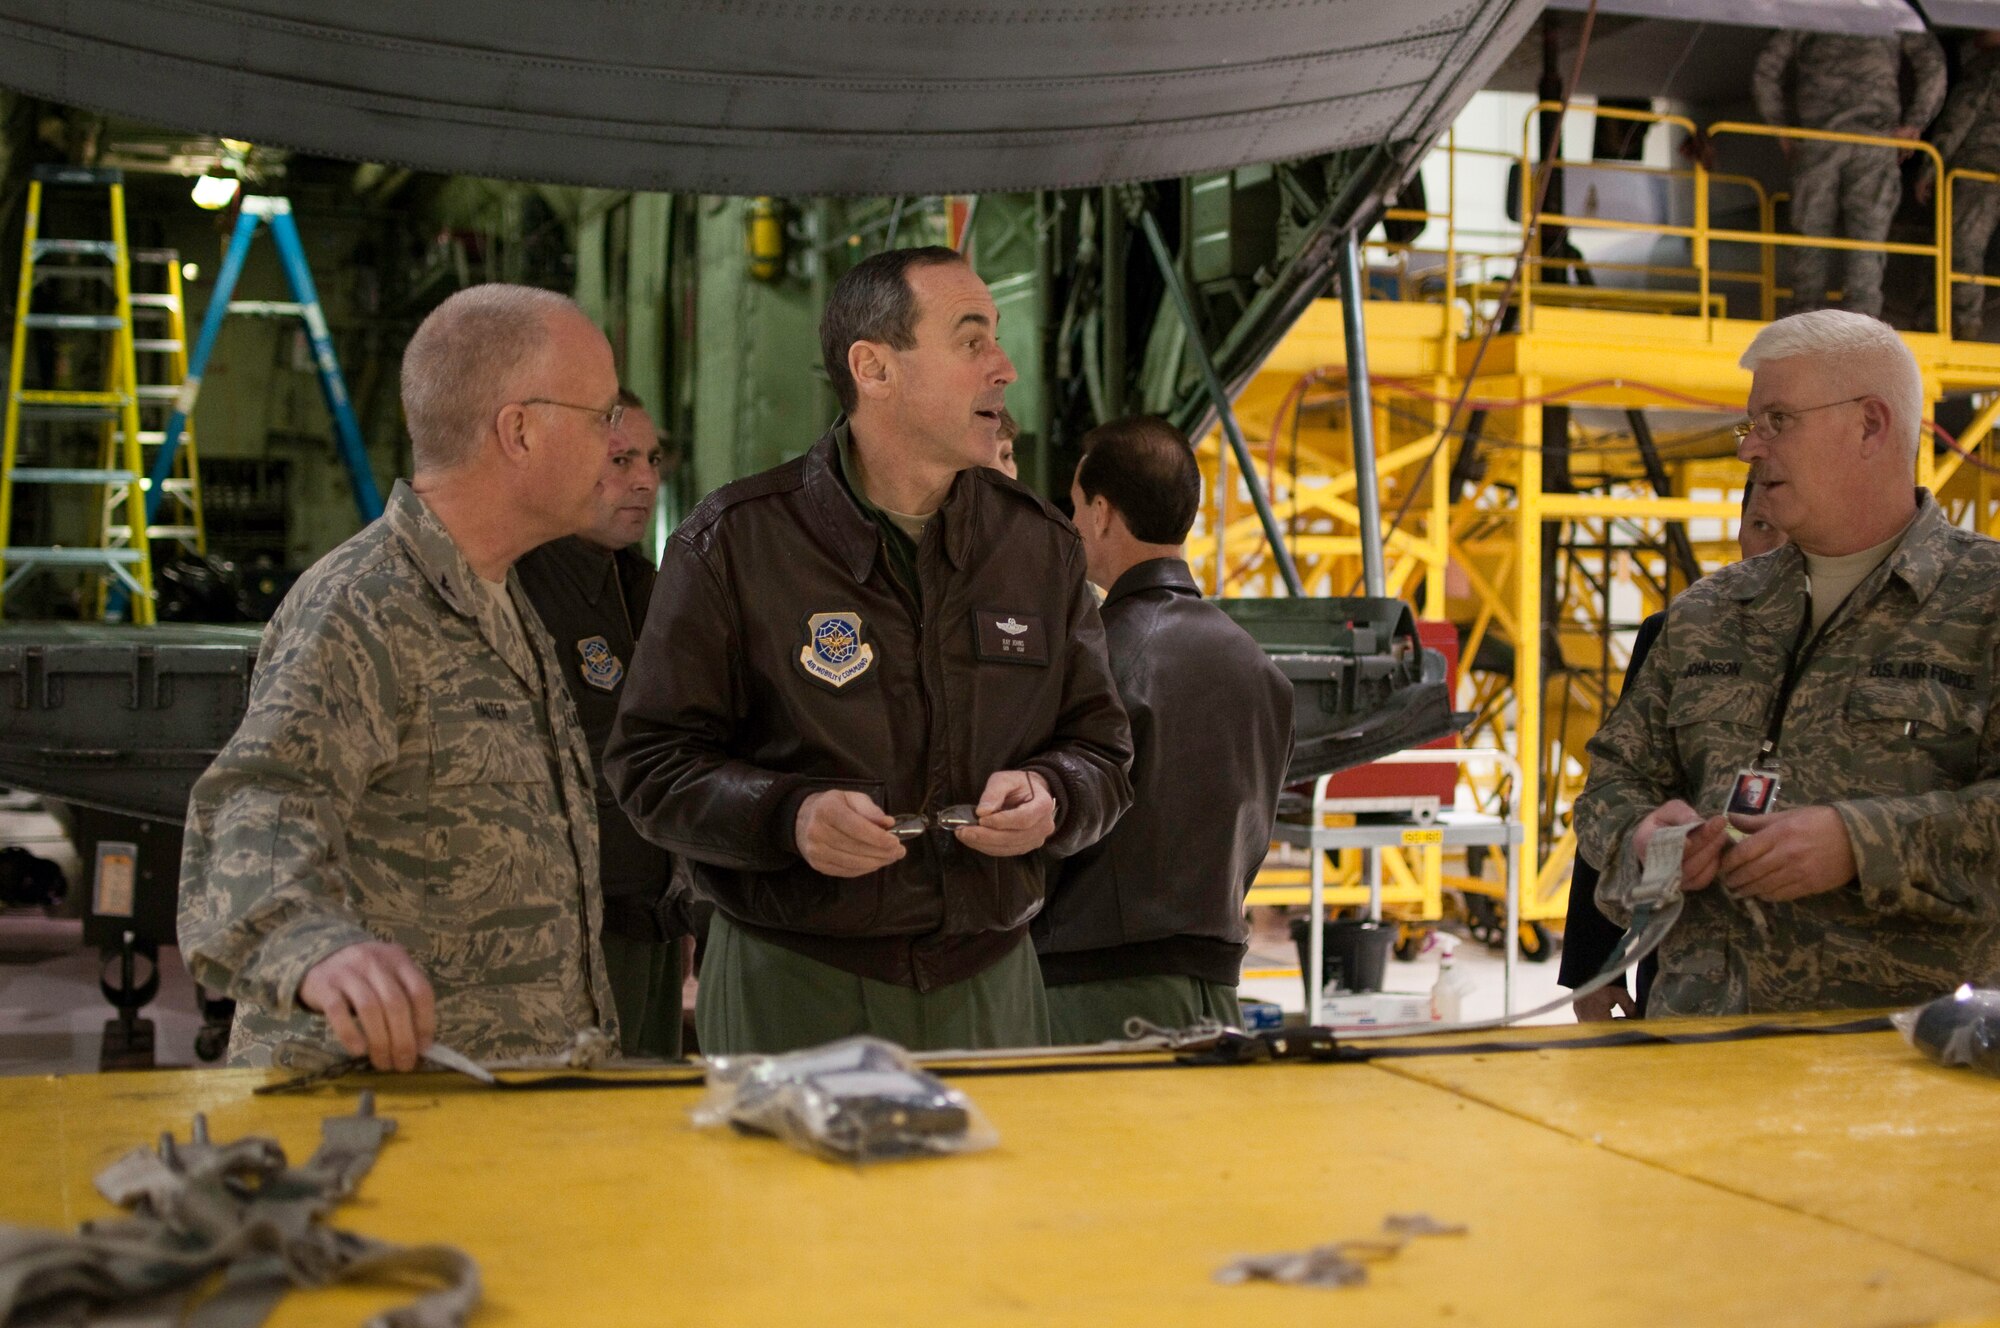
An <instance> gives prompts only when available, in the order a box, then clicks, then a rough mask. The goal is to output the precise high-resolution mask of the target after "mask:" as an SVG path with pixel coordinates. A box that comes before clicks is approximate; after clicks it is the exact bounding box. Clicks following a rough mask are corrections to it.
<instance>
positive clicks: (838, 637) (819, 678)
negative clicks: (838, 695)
mask: <svg viewBox="0 0 2000 1328" xmlns="http://www.w3.org/2000/svg"><path fill="white" fill-rule="evenodd" d="M874 662H875V647H874V646H872V645H869V644H868V643H867V642H866V641H863V640H862V639H861V615H860V614H858V613H853V612H847V613H815V614H813V615H812V616H811V617H809V618H807V619H806V643H805V644H804V645H803V646H801V647H799V670H800V672H802V673H804V674H805V675H806V676H807V677H808V678H811V679H812V680H813V681H815V682H818V683H823V684H825V685H826V686H828V687H830V688H832V689H833V690H834V691H839V690H840V689H841V688H843V687H845V686H847V684H849V683H851V682H853V681H854V680H855V679H856V678H859V677H860V676H861V675H862V674H864V673H866V672H868V668H869V666H870V665H871V664H873V663H874Z"/></svg>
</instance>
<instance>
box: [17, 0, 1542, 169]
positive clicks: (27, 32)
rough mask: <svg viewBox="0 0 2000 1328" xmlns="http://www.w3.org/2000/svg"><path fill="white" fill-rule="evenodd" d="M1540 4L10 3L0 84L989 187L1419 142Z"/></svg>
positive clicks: (186, 115)
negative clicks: (1384, 144) (1361, 146)
mask: <svg viewBox="0 0 2000 1328" xmlns="http://www.w3.org/2000/svg"><path fill="white" fill-rule="evenodd" d="M1541 8H1542V5H1541V3H1540V0H1395V3H1385V2H1384V0H1184V2H1182V3H1171V4H1136V3H1132V4H1119V3H1071V4H1052V3H1041V4H993V3H976V2H975V0H936V2H934V3H892V2H883V3H873V4H867V3H853V4H847V3H837V2H836V3H826V2H818V3H811V2H807V3H789V2H786V0H705V2H696V3H679V4H674V3H659V2H657V0H653V2H648V0H563V2H562V3H558V4H550V3H547V2H546V0H421V3H414V4H413V3H409V2H408V0H339V2H338V3H335V2H333V0H91V3H89V4H77V3H74V2H73V0H0V84H4V85H6V86H9V87H13V88H15V89H17V90H19V91H22V92H25V93H28V94H30V95H33V96H37V97H43V98H47V99H50V100H53V101H58V102H63V103H66V104H69V105H73V106H80V107H86V108H90V109H94V110H100V111H106V112H111V113H116V114H121V115H127V116H135V117H139V118H141V119H145V120H149V121H152V122H155V123H159V124H163V125H171V126H174V127H176V128H181V129H186V130H190V131H196V132H201V133H209V134H220V135H227V136H229V137H232V138H239V139H248V140H252V141H254V142H257V143H260V144H270V145H274V146H280V147H286V148H291V149H295V150H300V151H306V152H312V153H316V154H322V155H328V156H336V157H347V158H352V159H359V160H368V161H380V162H387V163H393V164H397V165H405V166H411V167H415V168H419V169H423V170H431V171H440V172H446V173H453V174H471V175H485V176H501V177H508V178H514V179H523V180H535V181H541V182H547V183H564V184H579V185H596V186H603V187H608V188H618V189H635V190H645V191H656V192H700V193H717V194H787V195H801V194H845V195H881V194H898V193H918V192H921V193H933V194H934V193H947V192H948V193H981V192H997V191H1007V190H1027V189H1051V188H1072V187H1080V186H1086V185H1099V184H1111V183H1119V182H1125V181H1133V180H1148V179H1159V178H1163V177H1168V176H1184V175H1190V174H1194V173H1197V172H1202V171H1210V170H1216V169H1224V168H1228V167H1232V166H1238V165H1244V164H1248V163H1256V162H1267V161H1277V160H1284V159H1291V158H1298V157H1303V156H1308V155H1311V154H1315V153H1322V152H1327V151H1332V150H1335V149H1339V148H1346V147H1354V146H1360V145H1367V144H1375V143H1384V142H1404V143H1407V142H1414V143H1425V142H1428V141H1429V140H1430V139H1432V138H1433V137H1435V136H1436V134H1437V133H1439V132H1441V130H1442V129H1443V128H1444V126H1445V125H1446V124H1448V123H1449V121H1450V119H1451V117H1452V115H1453V114H1454V113H1455V112H1456V111H1457V110H1458V108H1459V107H1460V106H1461V105H1463V104H1464V102H1465V100H1466V99H1467V98H1468V97H1470V96H1471V94H1472V93H1473V92H1474V91H1476V90H1478V89H1479V88H1480V87H1481V86H1483V85H1484V83H1485V82H1486V80H1487V78H1488V76H1489V75H1490V74H1491V73H1492V72H1493V70H1494V68H1495V67H1496V66H1497V65H1498V64H1499V62H1500V61H1501V60H1502V59H1503V58H1504V57H1505V56H1506V55H1507V54H1508V52H1510V51H1511V50H1512V49H1513V48H1514V46H1515V45H1516V43H1517V42H1519V40H1520V39H1521V37H1522V36H1523V34H1524V33H1525V32H1526V30H1527V28H1528V27H1529V25H1530V24H1531V23H1532V22H1533V20H1534V19H1535V17H1536V16H1537V15H1538V14H1539V13H1540V12H1541Z"/></svg>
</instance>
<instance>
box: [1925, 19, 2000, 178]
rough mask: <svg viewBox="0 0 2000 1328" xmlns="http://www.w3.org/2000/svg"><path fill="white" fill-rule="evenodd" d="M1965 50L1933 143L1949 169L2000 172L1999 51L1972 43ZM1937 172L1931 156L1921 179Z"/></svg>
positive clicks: (1926, 161) (1932, 138) (1934, 134)
mask: <svg viewBox="0 0 2000 1328" xmlns="http://www.w3.org/2000/svg"><path fill="white" fill-rule="evenodd" d="M1964 50H1965V61H1964V63H1963V64H1962V65H1961V66H1960V69H1959V75H1958V81H1957V82H1955V83H1953V84H1952V85H1951V95H1950V96H1949V97H1947V98H1945V103H1944V114H1943V115H1942V116H1941V117H1939V119H1938V122H1937V127H1936V128H1935V129H1933V130H1932V131H1931V136H1930V138H1931V144H1932V146H1934V147H1935V148H1937V150H1938V155H1939V156H1941V157H1943V158H1944V164H1945V168H1946V169H1947V170H1958V169H1964V170H1971V171H2000V50H1984V49H1981V48H1979V47H1977V46H1974V45H1972V44H1971V43H1970V42H1968V43H1967V44H1966V46H1965V48H1964ZM1934 174H1936V172H1935V171H1933V170H1932V169H1931V161H1930V158H1929V157H1926V158H1924V164H1923V166H1922V168H1921V170H1920V172H1919V176H1918V178H1919V179H1926V178H1929V177H1930V176H1932V175H1934ZM1961 187H1962V186H1961ZM1963 196H1964V195H1962V194H1961V195H1960V197H1961V198H1962V197H1963Z"/></svg>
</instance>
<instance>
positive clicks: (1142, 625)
mask: <svg viewBox="0 0 2000 1328" xmlns="http://www.w3.org/2000/svg"><path fill="white" fill-rule="evenodd" d="M1103 612H1104V629H1105V632H1106V634H1107V637H1108V640H1109V643H1110V650H1111V665H1112V669H1113V671H1114V673H1115V674H1116V676H1117V680H1118V695H1119V697H1120V698H1121V699H1122V700H1123V701H1124V703H1125V710H1126V713H1127V714H1128V715H1129V716H1130V717H1131V723H1132V742H1133V746H1134V747H1135V748H1136V749H1137V752H1138V755H1137V757H1136V759H1135V760H1134V761H1133V763H1132V788H1133V792H1134V794H1135V796H1136V801H1135V802H1134V804H1133V807H1132V811H1131V812H1130V814H1128V815H1127V816H1126V817H1125V819H1124V820H1122V821H1120V822H1119V823H1118V828H1117V829H1116V830H1114V831H1112V832H1111V833H1110V834H1109V835H1106V836H1105V837H1104V838H1103V839H1102V840H1101V841H1099V842H1098V843H1096V844H1094V845H1092V846H1091V847H1090V848H1088V849H1085V850H1084V851H1083V852H1081V853H1078V854H1077V855H1076V856H1074V857H1072V858H1070V859H1069V860H1068V861H1067V862H1065V863H1063V864H1062V865H1061V867H1060V869H1059V876H1058V880H1057V882H1056V884H1055V885H1054V886H1053V888H1052V889H1051V891H1050V898H1049V906H1048V907H1047V908H1046V909H1044V910H1043V911H1042V914H1041V916H1040V917H1038V918H1036V919H1035V926H1034V933H1035V947H1036V949H1037V950H1038V951H1040V953H1041V957H1042V977H1043V979H1044V980H1045V981H1046V982H1047V983H1048V984H1049V985H1050V986H1062V985H1065V984H1068V983H1073V982H1095V981H1101V980H1105V979H1112V978H1128V977H1143V976H1148V975H1152V974H1185V975H1187V976H1190V977H1198V978H1202V979H1205V980H1207V981H1209V982H1216V983H1221V984H1223V985H1225V986H1231V987H1233V986H1235V985H1236V982H1237V978H1238V975H1239V973H1240V971H1241V969H1242V966H1243V953H1244V950H1245V948H1246V944H1247V942H1248V940H1249V936H1250V928H1249V926H1248V925H1247V924H1246V923H1245V922H1244V920H1243V892H1244V891H1245V890H1246V889H1248V888H1249V885H1250V882H1251V880H1252V878H1254V877H1255V876H1256V875H1257V868H1258V867H1259V866H1260V865H1261V864H1262V863H1263V861H1264V855H1265V853H1266V852H1267V851H1268V850H1269V849H1270V847H1271V828H1272V822H1273V821H1274V820H1275V819H1276V817H1277V810H1278V792H1279V790H1280V789H1281V788H1283V786H1284V782H1285V767H1286V766H1287V765H1289V764H1290V762H1291V757H1292V705H1293V702H1292V684H1291V682H1290V681H1289V680H1287V679H1286V677H1285V675H1284V674H1283V673H1281V672H1279V671H1278V667H1277V665H1275V664H1273V663H1272V662H1271V660H1270V657H1269V656H1267V655H1266V654H1265V653H1264V651H1263V649H1262V648H1261V647H1259V646H1258V644H1257V643H1256V642H1255V641H1254V640H1252V639H1251V637H1250V634H1249V633H1248V632H1246V631H1244V630H1243V629H1242V628H1241V627H1238V626H1237V625H1236V624H1235V623H1234V622H1233V621H1231V619H1230V617H1229V615H1228V614H1226V613H1224V612H1223V611H1222V610H1220V609H1218V608H1216V607H1215V606H1214V605H1213V604H1210V603H1208V602H1207V601H1206V600H1204V599H1202V597H1201V590H1200V589H1199V588H1198V587H1197V586H1196V585H1195V580H1194V576H1193V574H1192V573H1190V572H1189V571H1188V565H1187V564H1186V563H1185V562H1182V561H1181V560H1180V559H1179V558H1155V559H1152V560H1151V561H1148V562H1143V563H1140V564H1139V565H1138V566H1136V567H1133V568H1132V569H1130V570H1129V571H1127V572H1126V573H1125V575H1123V576H1121V577H1119V578H1118V583H1117V584H1116V585H1114V586H1112V587H1111V590H1110V593H1109V594H1107V595H1106V596H1105V599H1104V610H1103Z"/></svg>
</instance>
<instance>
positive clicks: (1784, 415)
mask: <svg viewBox="0 0 2000 1328" xmlns="http://www.w3.org/2000/svg"><path fill="white" fill-rule="evenodd" d="M1867 399H1868V398H1867V397H1865V396H1859V397H1848V398H1846V399H1845V400H1842V401H1827V402H1822V403H1821V404H1820V405H1817V406H1800V407H1799V408H1798V409H1797V410H1779V409H1777V408H1775V407H1774V408H1772V409H1770V410H1760V411H1758V412H1757V413H1756V414H1755V415H1752V416H1751V417H1750V418H1749V419H1747V420H1738V421H1737V422H1736V423H1734V424H1732V425H1730V426H1729V431H1730V432H1731V433H1733V434H1735V435H1736V445H1737V446H1738V447H1741V446H1742V445H1743V444H1744V442H1745V441H1746V440H1748V439H1749V437H1750V435H1751V434H1753V433H1754V434H1756V435H1757V436H1758V437H1759V438H1762V439H1763V440H1764V441H1765V442H1767V443H1768V442H1770V441H1771V440H1772V439H1773V438H1776V437H1777V436H1778V435H1779V434H1781V433H1783V432H1784V431H1785V430H1787V429H1789V428H1791V427H1792V421H1793V420H1796V419H1797V418H1798V417H1799V416H1801V415H1807V414H1810V413H1812V412H1813V411H1816V410H1832V409H1833V408H1834V407H1835V406H1851V405H1853V404H1854V403H1855V402H1857V401H1866V400H1867Z"/></svg>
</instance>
